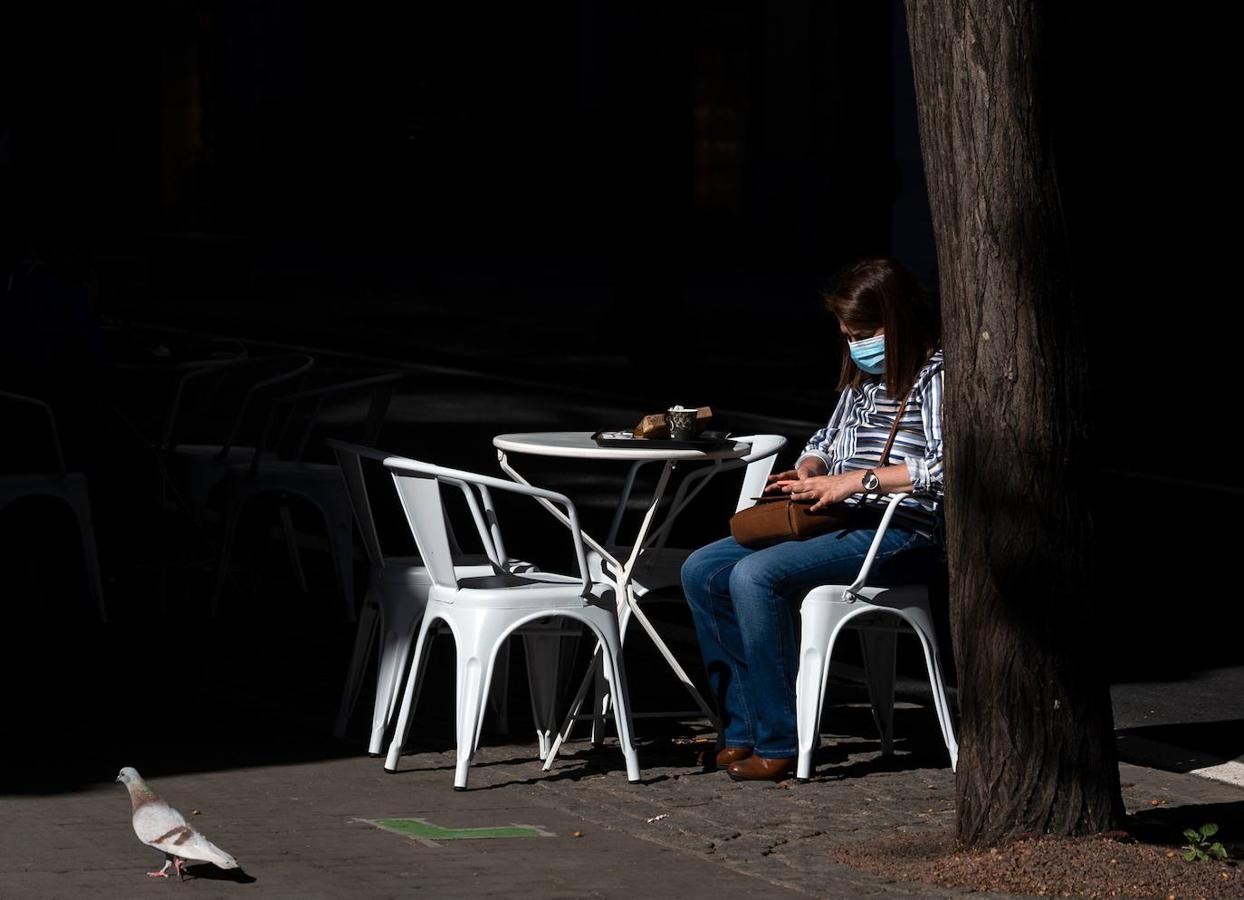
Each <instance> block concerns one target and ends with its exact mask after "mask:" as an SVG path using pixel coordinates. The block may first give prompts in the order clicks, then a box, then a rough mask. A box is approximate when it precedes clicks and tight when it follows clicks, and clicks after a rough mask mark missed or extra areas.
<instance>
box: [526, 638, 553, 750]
mask: <svg viewBox="0 0 1244 900" xmlns="http://www.w3.org/2000/svg"><path fill="white" fill-rule="evenodd" d="M561 647H562V637H561V635H560V634H541V633H540V632H539V631H537V630H534V629H532V630H530V631H525V632H523V648H524V650H525V655H526V657H527V686H528V688H529V689H530V690H531V716H532V719H533V721H535V723H536V740H537V741H538V742H539V745H540V761H541V762H543V761H544V760H545V759H546V758H547V757H548V755H549V747H550V746H551V745H552V741H553V734H554V731H555V730H556V728H557V697H558V679H557V675H558V669H559V667H560V662H561Z"/></svg>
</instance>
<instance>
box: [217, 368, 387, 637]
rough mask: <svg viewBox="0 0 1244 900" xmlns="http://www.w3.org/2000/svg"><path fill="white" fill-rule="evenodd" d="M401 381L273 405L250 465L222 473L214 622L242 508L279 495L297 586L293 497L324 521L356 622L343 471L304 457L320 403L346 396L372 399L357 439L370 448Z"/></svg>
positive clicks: (383, 379)
mask: <svg viewBox="0 0 1244 900" xmlns="http://www.w3.org/2000/svg"><path fill="white" fill-rule="evenodd" d="M401 377H402V376H401V374H400V373H397V372H390V373H386V374H383V375H374V376H371V377H368V378H361V379H356V380H353V381H348V382H343V383H338V384H330V385H326V386H322V387H318V388H314V389H311V390H305V391H299V392H297V393H294V394H288V395H286V396H284V397H280V398H278V399H276V400H275V401H273V403H272V404H271V407H270V409H269V411H268V415H267V418H266V420H265V422H264V426H263V431H262V433H261V435H260V438H259V440H258V442H257V443H256V446H255V447H254V448H253V450H252V451H251V456H250V460H249V461H247V462H237V463H234V464H232V465H229V466H228V467H226V468H225V470H224V473H223V474H224V477H223V480H224V484H225V496H224V520H225V530H224V537H223V539H222V541H221V546H220V559H219V563H218V566H217V577H216V588H215V590H214V591H213V593H212V602H211V614H212V615H213V616H214V615H215V614H216V611H217V608H218V606H219V602H220V595H221V593H222V591H223V590H224V586H225V582H226V581H227V579H228V571H229V569H228V567H229V559H230V556H231V554H232V552H233V547H234V544H235V542H236V539H237V529H238V524H239V520H240V519H241V515H242V511H243V509H244V508H245V507H246V505H247V503H249V502H250V500H252V499H253V498H255V497H257V496H260V495H262V494H273V493H276V494H279V495H281V498H282V506H281V523H282V526H283V528H284V531H285V539H286V545H287V549H288V550H289V556H290V562H291V564H292V566H293V569H294V573H295V575H296V577H297V578H298V584H299V587H300V588H301V589H302V591H303V592H304V593H305V592H306V590H307V585H306V577H305V575H303V572H302V564H301V561H300V560H299V557H298V545H297V540H296V536H295V535H294V528H293V522H292V517H291V515H290V511H289V506H288V503H287V501H286V498H287V497H288V496H291V495H292V496H297V497H301V498H302V499H304V500H306V501H307V502H308V503H310V504H311V505H312V506H314V507H315V508H316V510H318V511H319V513H320V515H321V517H322V518H323V520H324V525H325V528H326V530H327V533H328V548H329V552H330V555H331V556H332V560H333V566H334V570H335V571H336V574H337V581H338V584H339V585H340V587H341V597H342V601H343V611H344V613H345V617H346V618H347V619H348V620H349V621H354V620H355V608H354V533H353V528H352V522H353V517H352V516H351V506H352V504H351V497H350V494H349V491H348V490H347V485H346V482H345V480H344V479H343V478H342V471H343V470H342V469H341V467H340V466H339V465H334V464H332V463H327V462H323V463H320V462H313V461H309V460H307V459H305V458H304V454H305V453H306V450H307V444H308V441H309V440H310V438H311V434H312V431H313V429H314V428H315V426H316V424H317V418H318V416H319V415H320V412H321V408H322V406H323V404H324V402H325V401H326V400H330V401H331V400H339V399H341V398H343V397H345V396H347V395H350V394H360V393H364V392H366V393H367V394H368V396H369V400H368V404H367V409H366V413H365V415H364V416H363V418H364V420H365V424H364V431H363V435H362V439H363V442H364V444H368V445H370V444H373V443H374V442H375V439H376V437H377V436H378V434H379V432H380V427H381V425H382V424H383V422H384V415H385V412H386V411H387V409H388V406H389V400H390V398H391V397H392V392H393V384H394V383H395V382H396V381H398V380H399V379H400V378H401Z"/></svg>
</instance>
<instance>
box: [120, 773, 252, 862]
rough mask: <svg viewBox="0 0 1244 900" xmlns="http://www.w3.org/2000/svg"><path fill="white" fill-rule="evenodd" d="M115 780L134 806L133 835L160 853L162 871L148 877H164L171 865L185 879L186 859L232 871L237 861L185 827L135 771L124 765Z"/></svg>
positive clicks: (181, 818)
mask: <svg viewBox="0 0 1244 900" xmlns="http://www.w3.org/2000/svg"><path fill="white" fill-rule="evenodd" d="M117 781H119V782H121V784H123V785H125V789H126V790H128V791H129V792H130V802H131V803H132V804H133V806H134V833H135V834H136V835H138V839H139V840H140V841H142V842H143V843H144V844H146V845H147V846H148V847H155V848H156V849H157V850H160V851H163V853H164V868H162V869H161V870H160V871H158V872H148V873H147V875H148V876H150V877H151V878H168V877H169V874H168V867H169V865H170V864H171V865H172V866H173V871H174V872H176V873H177V877H178V878H179V879H181V880H183V881H184V880H185V877H186V876H185V868H186V862H187V861H188V860H194V861H195V862H209V863H213V864H215V865H217V866H219V867H220V868H222V869H236V868H237V867H238V861H237V860H236V859H234V858H233V857H232V856H230V855H229V854H228V853H226V852H225V851H223V850H221V849H220V848H219V847H217V846H216V845H215V844H213V843H212V842H211V841H209V840H208V839H207V838H205V837H203V835H201V834H199V833H198V832H197V831H195V830H194V829H193V828H191V827H190V826H189V825H187V824H186V819H185V817H184V816H183V815H182V814H181V813H179V812H178V811H177V810H175V809H173V807H171V806H169V805H168V804H167V803H165V802H164V801H163V800H161V799H160V798H159V797H157V796H156V795H155V792H154V791H152V790H151V788H149V787H147V782H145V781H143V777H142V776H141V775H139V774H138V770H137V769H133V768H131V767H129V766H126V767H125V768H124V769H122V770H121V771H120V773H119V774H118V775H117Z"/></svg>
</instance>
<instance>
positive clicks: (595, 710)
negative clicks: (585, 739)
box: [592, 655, 609, 747]
mask: <svg viewBox="0 0 1244 900" xmlns="http://www.w3.org/2000/svg"><path fill="white" fill-rule="evenodd" d="M592 666H593V669H592V671H593V673H594V674H593V678H592V696H593V701H592V746H593V747H599V746H600V745H601V744H603V743H604V742H605V717H606V715H607V714H608V712H609V688H608V685H607V683H606V679H607V678H608V676H607V675H606V673H605V669H606V666H605V663H604V660H603V658H602V657H601V656H599V655H598V656H597V657H596V659H595V661H594V662H593V663H592Z"/></svg>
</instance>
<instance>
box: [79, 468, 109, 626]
mask: <svg viewBox="0 0 1244 900" xmlns="http://www.w3.org/2000/svg"><path fill="white" fill-rule="evenodd" d="M70 495H71V499H70V505H71V506H72V507H73V511H74V514H75V515H76V516H77V518H78V534H79V536H80V538H81V540H82V562H83V564H84V566H85V568H86V581H87V586H88V587H89V588H90V591H91V599H92V600H94V601H95V606H96V608H97V609H98V610H99V621H100V623H101V624H103V623H106V622H107V621H108V609H107V607H106V606H105V605H104V581H103V578H102V577H101V575H100V572H99V553H98V552H97V550H96V545H95V525H94V523H93V521H92V518H91V499H90V497H89V495H88V494H87V491H86V480H85V479H83V481H82V483H81V485H74V486H73V489H72V490H71V492H70Z"/></svg>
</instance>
